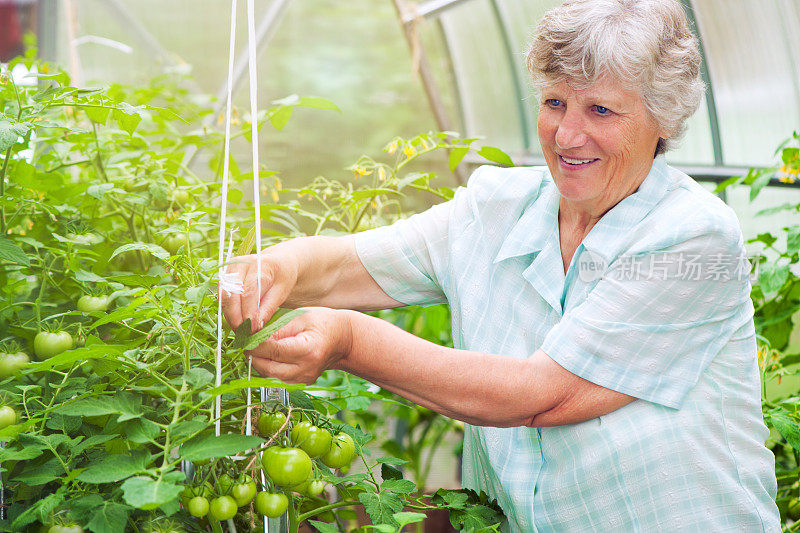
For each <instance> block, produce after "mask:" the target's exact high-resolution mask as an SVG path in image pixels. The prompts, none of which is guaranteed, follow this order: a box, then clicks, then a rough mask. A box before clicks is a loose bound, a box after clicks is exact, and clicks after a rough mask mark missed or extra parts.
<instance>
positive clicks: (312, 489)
mask: <svg viewBox="0 0 800 533" xmlns="http://www.w3.org/2000/svg"><path fill="white" fill-rule="evenodd" d="M323 490H325V481H324V480H322V479H312V480H311V482H310V483H309V484H308V486H307V487H306V490H305V494H306V495H307V496H318V495H319V494H322V491H323Z"/></svg>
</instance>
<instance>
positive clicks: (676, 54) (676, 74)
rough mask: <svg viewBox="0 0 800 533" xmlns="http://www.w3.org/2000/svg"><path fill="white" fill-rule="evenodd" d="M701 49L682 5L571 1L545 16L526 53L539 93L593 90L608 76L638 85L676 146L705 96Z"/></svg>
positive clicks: (667, 142)
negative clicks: (559, 87)
mask: <svg viewBox="0 0 800 533" xmlns="http://www.w3.org/2000/svg"><path fill="white" fill-rule="evenodd" d="M700 61H701V59H700V51H699V48H698V43H697V38H696V37H695V36H694V35H693V34H692V32H691V30H690V29H689V24H688V21H687V20H686V14H685V13H684V12H683V8H682V7H681V4H680V2H678V0H566V1H565V2H564V3H563V4H561V5H560V6H558V7H555V8H553V9H551V10H550V11H548V12H547V13H545V15H544V17H543V18H542V20H541V21H540V22H539V25H538V26H537V27H536V32H535V34H534V37H533V41H532V43H531V46H530V49H529V51H528V56H527V64H528V70H529V71H530V73H531V76H532V78H533V83H534V86H535V87H536V88H537V90H538V89H541V88H542V87H544V86H546V85H549V84H552V83H558V82H560V81H565V80H566V81H569V82H570V83H571V84H574V85H576V86H577V87H587V86H589V85H591V84H593V83H594V82H596V81H597V80H598V79H599V78H600V77H601V76H603V75H605V74H609V75H611V76H613V77H615V78H617V79H620V80H622V81H625V82H629V83H631V84H632V85H633V86H634V87H638V88H639V90H640V92H641V95H642V99H643V100H644V103H645V106H646V107H647V109H648V110H649V111H650V114H651V115H652V116H653V118H654V119H655V121H656V123H657V124H658V125H659V127H660V128H662V129H663V130H664V131H668V132H670V135H669V138H662V139H659V141H658V146H657V148H656V154H660V153H664V152H666V151H667V150H670V149H672V148H673V147H674V146H675V145H676V144H677V142H678V140H679V139H680V137H681V136H682V135H683V133H684V132H685V130H686V121H687V119H688V118H689V117H691V116H692V114H694V112H695V111H696V110H697V106H698V105H699V104H700V100H701V99H702V97H703V93H704V91H705V84H704V83H703V81H702V80H701V78H700Z"/></svg>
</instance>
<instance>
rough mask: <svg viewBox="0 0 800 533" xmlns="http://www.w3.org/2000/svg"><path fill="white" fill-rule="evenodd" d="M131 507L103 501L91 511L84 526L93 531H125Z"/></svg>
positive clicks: (103, 532) (97, 532)
mask: <svg viewBox="0 0 800 533" xmlns="http://www.w3.org/2000/svg"><path fill="white" fill-rule="evenodd" d="M130 511H131V508H130V507H129V506H127V505H124V504H121V503H116V502H106V501H104V502H103V503H102V504H100V506H99V507H97V508H95V509H94V511H93V513H92V519H91V520H90V521H89V523H88V524H86V527H87V528H88V529H90V530H91V531H93V532H94V533H117V532H118V531H125V526H126V525H127V522H128V515H129V514H130Z"/></svg>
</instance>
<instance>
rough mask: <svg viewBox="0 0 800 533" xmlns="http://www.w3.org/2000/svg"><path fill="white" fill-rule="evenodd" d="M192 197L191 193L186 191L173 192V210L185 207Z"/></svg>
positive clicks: (176, 190)
mask: <svg viewBox="0 0 800 533" xmlns="http://www.w3.org/2000/svg"><path fill="white" fill-rule="evenodd" d="M190 199H191V197H190V196H189V191H187V190H186V189H175V190H173V191H172V207H173V209H175V208H178V207H183V206H185V205H186V204H188V203H189V200H190Z"/></svg>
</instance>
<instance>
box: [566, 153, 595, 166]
mask: <svg viewBox="0 0 800 533" xmlns="http://www.w3.org/2000/svg"><path fill="white" fill-rule="evenodd" d="M561 159H563V160H564V161H566V162H567V163H569V164H570V165H582V164H583V163H591V162H592V161H594V159H570V158H569V157H564V156H563V155H562V156H561Z"/></svg>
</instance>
